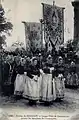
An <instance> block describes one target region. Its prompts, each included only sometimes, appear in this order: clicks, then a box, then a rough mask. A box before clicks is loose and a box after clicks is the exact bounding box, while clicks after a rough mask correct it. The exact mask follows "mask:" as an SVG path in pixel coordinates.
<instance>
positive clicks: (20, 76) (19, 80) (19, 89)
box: [14, 58, 25, 100]
mask: <svg viewBox="0 0 79 120" xmlns="http://www.w3.org/2000/svg"><path fill="white" fill-rule="evenodd" d="M24 82H25V76H24V63H23V59H22V58H21V59H20V61H19V62H18V66H17V76H16V80H15V87H14V95H15V98H16V100H17V99H20V98H21V97H22V94H23V91H24Z"/></svg>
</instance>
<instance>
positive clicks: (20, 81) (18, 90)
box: [14, 74, 25, 95]
mask: <svg viewBox="0 0 79 120" xmlns="http://www.w3.org/2000/svg"><path fill="white" fill-rule="evenodd" d="M24 84H25V76H24V74H23V75H20V74H17V76H16V80H15V89H14V95H22V93H23V91H24Z"/></svg>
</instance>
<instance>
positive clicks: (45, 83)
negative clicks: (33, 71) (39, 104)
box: [41, 74, 53, 102]
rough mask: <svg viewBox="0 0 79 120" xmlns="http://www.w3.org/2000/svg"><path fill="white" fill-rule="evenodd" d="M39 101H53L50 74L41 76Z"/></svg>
mask: <svg viewBox="0 0 79 120" xmlns="http://www.w3.org/2000/svg"><path fill="white" fill-rule="evenodd" d="M41 100H42V101H46V102H50V101H52V100H53V86H52V74H43V79H42V88H41Z"/></svg>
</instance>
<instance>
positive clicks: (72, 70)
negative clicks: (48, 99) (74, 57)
mask: <svg viewBox="0 0 79 120" xmlns="http://www.w3.org/2000/svg"><path fill="white" fill-rule="evenodd" d="M76 69H77V68H76V65H75V62H73V61H72V62H71V64H70V67H69V72H68V75H67V79H66V87H71V88H72V87H73V88H77V87H78V86H79V80H78V75H77V70H76Z"/></svg>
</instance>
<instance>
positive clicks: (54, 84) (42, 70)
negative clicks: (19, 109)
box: [1, 49, 79, 105]
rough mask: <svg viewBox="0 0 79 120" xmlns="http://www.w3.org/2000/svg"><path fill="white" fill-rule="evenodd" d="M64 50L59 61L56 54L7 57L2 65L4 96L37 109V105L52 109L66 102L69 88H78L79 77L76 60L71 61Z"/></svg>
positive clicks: (59, 56)
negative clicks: (51, 107)
mask: <svg viewBox="0 0 79 120" xmlns="http://www.w3.org/2000/svg"><path fill="white" fill-rule="evenodd" d="M62 50H63V49H61V50H59V51H58V55H57V56H56V60H55V59H54V58H55V57H54V56H52V54H48V55H47V56H46V57H45V56H43V55H42V53H38V54H37V55H34V56H31V57H29V56H20V55H19V54H18V55H17V56H14V55H12V54H10V55H6V56H5V57H4V60H3V62H2V78H3V79H2V82H1V85H2V93H3V95H6V96H13V98H14V99H15V100H18V99H21V98H25V99H27V100H28V101H29V105H36V103H37V101H39V102H43V103H44V104H45V105H50V104H51V103H52V102H53V101H61V100H63V99H64V95H65V87H68V86H70V87H71V88H72V87H74V88H77V87H78V86H79V77H78V72H77V67H76V64H75V59H73V58H72V56H71V57H68V56H67V58H69V59H67V58H66V57H65V56H66V55H65V54H64V53H63V52H62ZM61 53H62V54H61ZM69 53H71V51H70V52H68V55H69ZM70 55H71V54H70ZM54 60H55V62H54ZM66 60H69V62H68V64H67V63H66Z"/></svg>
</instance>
